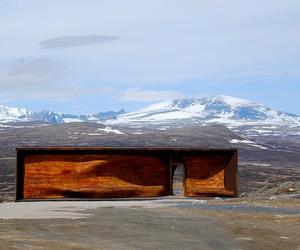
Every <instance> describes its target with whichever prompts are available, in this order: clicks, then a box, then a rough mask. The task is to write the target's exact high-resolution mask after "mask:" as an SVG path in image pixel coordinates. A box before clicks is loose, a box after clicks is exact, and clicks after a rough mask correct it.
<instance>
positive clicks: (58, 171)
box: [23, 153, 170, 199]
mask: <svg viewBox="0 0 300 250" xmlns="http://www.w3.org/2000/svg"><path fill="white" fill-rule="evenodd" d="M168 161H169V158H168V157H167V158H163V157H157V156H147V155H146V156H141V155H105V154H83V153H80V154H74V153H73V154H47V153H45V154H32V155H30V154H29V155H25V156H24V173H23V174H24V183H23V198H24V199H35V198H37V199H44V198H45V199H52V198H106V197H109V198H114V197H115V198H122V197H151V196H162V195H169V194H170V172H169V171H170V168H169V162H168Z"/></svg>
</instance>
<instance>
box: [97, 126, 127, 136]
mask: <svg viewBox="0 0 300 250" xmlns="http://www.w3.org/2000/svg"><path fill="white" fill-rule="evenodd" d="M97 130H98V131H103V132H105V133H114V134H116V135H125V134H124V133H123V132H121V131H120V130H118V129H113V128H111V127H105V128H97Z"/></svg>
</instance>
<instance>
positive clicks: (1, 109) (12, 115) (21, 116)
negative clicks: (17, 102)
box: [0, 105, 31, 122]
mask: <svg viewBox="0 0 300 250" xmlns="http://www.w3.org/2000/svg"><path fill="white" fill-rule="evenodd" d="M30 115H31V111H29V110H27V109H22V108H15V107H6V106H3V105H0V122H15V121H22V120H26V118H27V117H28V116H30Z"/></svg>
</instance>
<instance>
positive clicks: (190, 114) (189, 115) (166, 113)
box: [111, 95, 300, 124]
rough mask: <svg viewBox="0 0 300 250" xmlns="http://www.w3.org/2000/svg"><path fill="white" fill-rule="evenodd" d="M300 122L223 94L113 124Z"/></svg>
mask: <svg viewBox="0 0 300 250" xmlns="http://www.w3.org/2000/svg"><path fill="white" fill-rule="evenodd" d="M172 121H173V122H174V121H176V123H177V124H178V123H180V122H181V123H185V122H188V123H199V122H202V123H207V122H214V123H229V124H233V123H245V122H260V123H293V122H296V123H300V118H299V117H298V116H296V115H294V114H289V113H285V112H281V111H276V110H275V109H272V108H269V107H266V106H264V105H262V104H258V103H255V102H253V101H249V100H246V99H241V98H237V97H232V96H227V95H220V96H212V97H201V98H184V99H175V100H172V101H164V102H159V103H156V104H152V105H150V106H147V107H144V108H142V109H139V110H137V111H134V112H130V113H126V114H124V115H120V116H118V117H117V119H115V120H114V121H111V122H112V123H115V124H118V123H139V124H143V123H149V124H151V123H152V124H155V123H170V122H172Z"/></svg>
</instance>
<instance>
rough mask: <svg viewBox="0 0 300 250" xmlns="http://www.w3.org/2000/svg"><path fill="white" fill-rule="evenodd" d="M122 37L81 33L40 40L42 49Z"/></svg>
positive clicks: (94, 42) (108, 40) (101, 41)
mask: <svg viewBox="0 0 300 250" xmlns="http://www.w3.org/2000/svg"><path fill="white" fill-rule="evenodd" d="M118 39H120V37H117V36H105V35H102V36H99V35H81V36H62V37H55V38H52V39H47V40H43V41H41V42H40V47H41V48H42V49H54V48H68V47H80V46H87V45H92V44H97V43H107V42H113V41H116V40H118Z"/></svg>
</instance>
